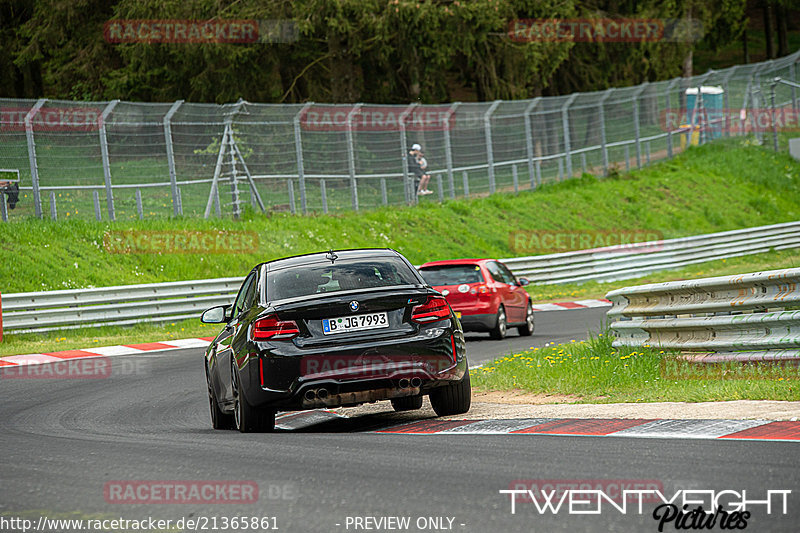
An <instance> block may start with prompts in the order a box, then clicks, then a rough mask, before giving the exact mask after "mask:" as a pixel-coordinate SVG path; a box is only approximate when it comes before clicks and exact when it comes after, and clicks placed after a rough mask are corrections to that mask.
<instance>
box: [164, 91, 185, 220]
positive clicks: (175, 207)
mask: <svg viewBox="0 0 800 533" xmlns="http://www.w3.org/2000/svg"><path fill="white" fill-rule="evenodd" d="M181 104H183V100H177V101H176V102H175V103H173V104H172V107H170V108H169V111H167V114H166V115H164V141H165V142H166V146H167V166H168V167H169V183H170V187H171V188H172V213H173V214H174V215H176V216H177V215H182V214H183V206H182V205H181V202H180V199H179V198H178V176H177V173H176V172H175V153H174V151H173V149H172V124H171V120H172V116H173V115H174V114H175V112H176V111H178V108H179V107H180V106H181Z"/></svg>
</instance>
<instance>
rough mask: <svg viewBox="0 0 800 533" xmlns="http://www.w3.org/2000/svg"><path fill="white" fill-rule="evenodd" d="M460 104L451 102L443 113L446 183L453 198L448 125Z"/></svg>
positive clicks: (451, 158) (454, 194)
mask: <svg viewBox="0 0 800 533" xmlns="http://www.w3.org/2000/svg"><path fill="white" fill-rule="evenodd" d="M460 105H461V102H453V104H451V105H450V109H448V110H447V113H446V114H445V126H444V158H445V163H446V164H447V183H448V184H449V185H450V199H454V198H455V197H456V188H455V184H454V180H453V146H452V144H451V142H450V127H451V123H452V122H451V121H452V119H453V115H454V114H455V112H456V109H457V108H458V106H460Z"/></svg>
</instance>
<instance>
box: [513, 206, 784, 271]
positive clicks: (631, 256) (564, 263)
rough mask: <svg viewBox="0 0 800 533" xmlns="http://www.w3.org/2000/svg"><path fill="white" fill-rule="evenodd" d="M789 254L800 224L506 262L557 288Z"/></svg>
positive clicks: (763, 227)
mask: <svg viewBox="0 0 800 533" xmlns="http://www.w3.org/2000/svg"><path fill="white" fill-rule="evenodd" d="M788 248H800V221H798V222H789V223H784V224H773V225H770V226H759V227H754V228H747V229H742V230H733V231H724V232H721V233H710V234H706V235H696V236H692V237H683V238H680V239H670V240H664V241H650V242H642V243H635V244H631V245H625V246H610V247H605V248H595V249H591V250H578V251H574V252H564V253H558V254H550V255H538V256H530V257H511V258H507V259H502V261H503V262H504V263H505V264H506V265H508V267H509V268H510V269H511V270H512V272H514V274H515V275H517V276H525V277H527V278H528V279H529V280H530V281H531V283H536V284H543V285H552V284H560V283H581V282H584V281H616V280H624V279H631V278H636V277H639V276H643V275H645V274H648V273H650V272H656V271H659V270H667V269H673V268H679V267H683V266H687V265H691V264H695V263H703V262H706V261H712V260H715V259H724V258H728V257H737V256H741V255H748V254H757V253H762V252H767V251H770V250H784V249H788Z"/></svg>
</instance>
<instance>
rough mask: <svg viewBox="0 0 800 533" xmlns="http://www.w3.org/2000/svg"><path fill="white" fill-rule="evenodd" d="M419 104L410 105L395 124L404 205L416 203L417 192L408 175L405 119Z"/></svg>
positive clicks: (412, 180)
mask: <svg viewBox="0 0 800 533" xmlns="http://www.w3.org/2000/svg"><path fill="white" fill-rule="evenodd" d="M418 105H419V104H417V103H413V104H410V105H409V106H408V107H407V108H405V110H403V112H402V113H400V117H398V119H397V122H398V126H399V127H400V149H401V150H402V151H403V157H402V164H403V190H404V191H405V194H406V203H407V204H413V203H416V201H417V192H416V191H415V190H414V179H413V178H412V177H411V176H409V175H408V142H407V141H406V117H407V116H408V115H409V113H411V111H412V110H413V109H414V108H415V107H417V106H418Z"/></svg>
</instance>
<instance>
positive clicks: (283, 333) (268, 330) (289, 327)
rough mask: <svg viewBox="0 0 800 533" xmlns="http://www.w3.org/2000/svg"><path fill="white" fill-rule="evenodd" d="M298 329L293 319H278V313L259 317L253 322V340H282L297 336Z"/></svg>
mask: <svg viewBox="0 0 800 533" xmlns="http://www.w3.org/2000/svg"><path fill="white" fill-rule="evenodd" d="M299 334H300V330H299V329H297V323H296V322H295V321H294V320H280V319H278V315H269V316H266V317H264V318H260V319H258V320H256V321H255V323H254V324H253V340H254V341H264V340H273V341H277V340H284V339H291V338H294V337H297V336H298V335H299Z"/></svg>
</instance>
